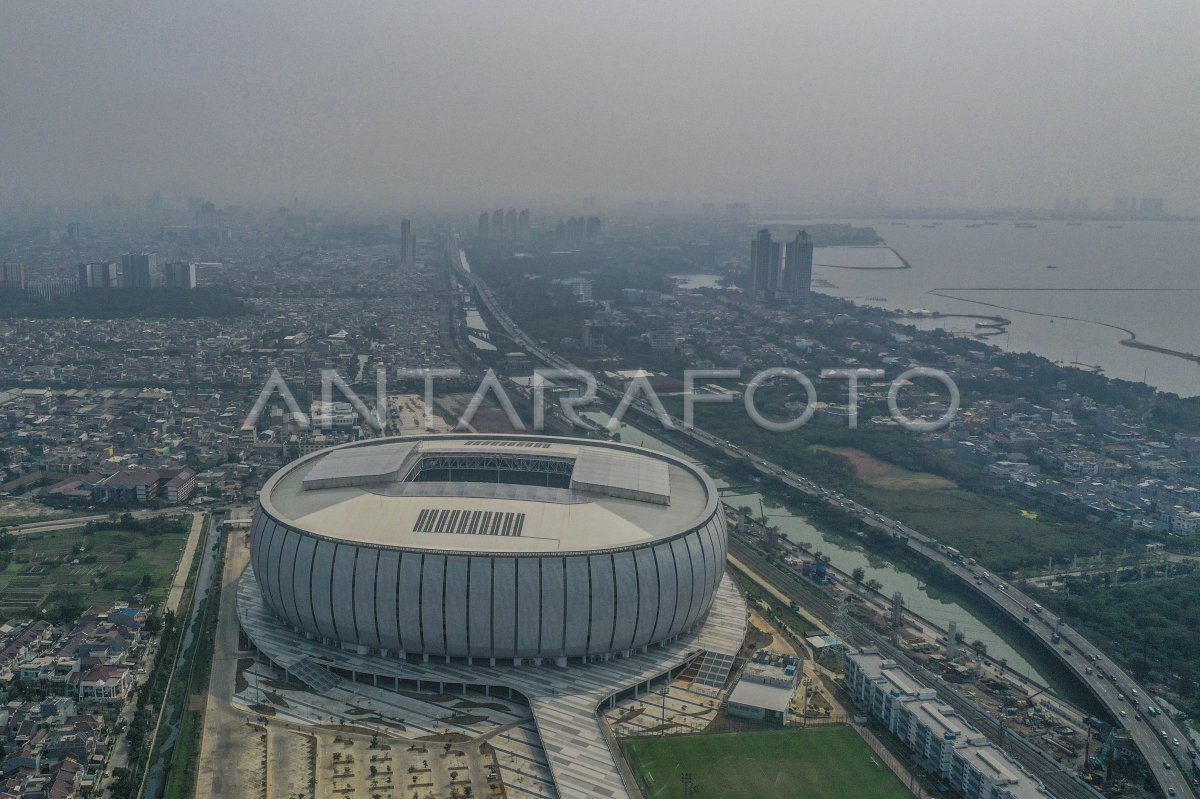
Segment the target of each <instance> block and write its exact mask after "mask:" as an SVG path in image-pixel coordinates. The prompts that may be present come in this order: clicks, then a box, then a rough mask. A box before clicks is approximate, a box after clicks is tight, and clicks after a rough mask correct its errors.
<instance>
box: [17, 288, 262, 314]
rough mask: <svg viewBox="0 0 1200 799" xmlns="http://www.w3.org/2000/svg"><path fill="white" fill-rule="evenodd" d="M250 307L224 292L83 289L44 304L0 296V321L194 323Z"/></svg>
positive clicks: (24, 296)
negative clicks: (167, 321)
mask: <svg viewBox="0 0 1200 799" xmlns="http://www.w3.org/2000/svg"><path fill="white" fill-rule="evenodd" d="M253 312H254V306H252V305H250V304H249V303H246V302H243V301H242V300H239V299H238V298H236V297H233V296H230V294H229V292H228V291H227V290H225V289H219V288H214V287H201V288H195V289H119V290H118V289H84V290H81V291H77V292H75V293H74V294H70V295H68V296H65V297H55V298H54V299H53V300H50V301H47V300H44V299H42V298H41V297H38V296H36V295H34V294H31V293H28V292H19V291H13V292H5V293H2V294H0V318H26V319H65V318H67V317H82V318H86V319H128V318H133V317H137V318H142V319H170V318H178V319H194V318H196V317H201V316H211V317H229V316H244V315H246V314H249V313H253Z"/></svg>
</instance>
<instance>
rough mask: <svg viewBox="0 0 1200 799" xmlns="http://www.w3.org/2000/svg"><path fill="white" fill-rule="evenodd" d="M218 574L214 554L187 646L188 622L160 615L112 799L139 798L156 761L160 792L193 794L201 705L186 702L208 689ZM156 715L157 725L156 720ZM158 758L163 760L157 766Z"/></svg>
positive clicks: (191, 579) (191, 575)
mask: <svg viewBox="0 0 1200 799" xmlns="http://www.w3.org/2000/svg"><path fill="white" fill-rule="evenodd" d="M210 525H211V522H206V527H205V529H204V531H203V536H202V538H201V541H200V545H199V546H198V547H197V549H196V557H195V558H193V559H192V563H191V568H190V569H189V571H188V581H187V583H188V586H189V588H188V589H187V591H186V592H185V594H184V599H183V601H182V602H181V603H180V606H179V607H180V609H181V612H182V613H184V614H185V618H186V614H189V613H190V612H191V607H192V603H193V598H194V596H195V592H196V588H197V585H196V579H197V575H198V574H199V572H200V564H201V562H202V561H203V556H202V553H203V552H204V551H205V549H204V548H205V547H206V546H211V538H210V536H209V533H210V531H211V526H210ZM220 574H221V558H220V557H218V558H217V559H216V561H215V564H214V570H213V584H212V587H211V591H210V592H209V594H208V596H207V597H206V598H205V599H204V600H203V604H202V605H201V608H200V611H199V613H197V614H196V617H195V621H194V622H193V624H192V638H191V641H190V642H188V645H187V648H186V649H183V643H184V641H185V638H184V631H185V628H186V624H184V623H181V622H180V621H179V620H178V619H177V618H176V617H175V614H174V613H171V612H168V613H167V614H166V616H165V617H164V619H163V633H162V637H161V638H160V640H159V646H158V650H157V654H156V655H155V659H154V665H153V667H152V668H151V670H150V676H149V678H148V680H147V682H146V684H145V686H143V687H142V688H141V690H139V691H138V693H137V704H136V706H135V708H134V714H133V719H132V721H131V722H130V724H129V730H128V733H127V741H128V744H129V757H128V760H127V765H126V766H125V767H123V768H118V769H114V771H113V782H112V783H111V786H110V788H109V790H110V793H111V796H112V797H113V799H134V797H136V796H138V795H139V794H140V792H141V788H142V780H143V778H144V775H146V774H147V773H148V770H149V769H151V768H153V767H155V766H156V765H158V766H159V767H160V768H163V767H165V768H166V769H167V773H166V777H165V779H166V787H165V789H164V791H163V792H161V793H159V794H158V795H160V796H164V797H183V796H190V795H191V794H192V790H193V788H194V786H195V776H194V771H195V761H196V758H197V757H198V755H199V751H200V747H199V736H200V733H201V730H202V724H201V721H202V720H203V713H204V709H203V704H202V703H198V704H197V706H196V707H195V708H193V707H192V705H191V703H190V701H189V700H190V699H191V697H192V696H193V695H194V694H195V693H199V692H202V691H203V690H204V689H206V688H207V684H208V674H209V671H210V669H211V668H212V654H213V641H214V638H213V635H214V631H215V622H216V616H217V613H216V610H215V609H216V607H217V605H218V604H219V602H220V580H219V579H218V576H219V575H220ZM177 668H178V672H177V671H176V669H177ZM172 675H174V679H172ZM160 718H161V719H162V724H161V725H159V724H158V721H159V719H160ZM176 725H177V726H176ZM176 729H177V730H178V734H177V735H176V737H175V740H174V743H173V744H172V745H170V746H167V745H166V740H167V737H168V736H169V735H172V734H174V733H175V730H176ZM160 760H165V762H164V763H161V764H160V762H159V761H160Z"/></svg>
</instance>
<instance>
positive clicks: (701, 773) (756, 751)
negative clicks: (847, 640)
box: [625, 726, 911, 799]
mask: <svg viewBox="0 0 1200 799" xmlns="http://www.w3.org/2000/svg"><path fill="white" fill-rule="evenodd" d="M625 747H626V749H627V751H628V752H629V755H630V759H631V760H632V762H633V768H634V771H635V772H636V773H637V775H638V778H639V779H640V780H641V781H642V784H643V785H644V786H645V787H646V792H647V795H648V796H649V797H650V799H676V797H678V798H679V799H682V798H683V796H684V790H683V783H682V781H681V779H680V778H681V776H682V775H683V774H684V773H690V774H691V775H692V779H693V781H694V785H695V794H696V796H719V797H722V799H772V797H778V798H779V799H792V797H796V796H804V797H808V799H896V797H902V796H910V795H911V794H910V793H909V791H908V790H907V789H905V787H904V785H903V784H902V783H901V782H900V780H898V779H897V778H896V776H895V775H894V774H892V772H890V771H888V770H887V768H885V767H884V766H882V765H880V764H879V762H878V761H877V760H876V759H875V758H874V757H873V756H872V753H871V750H870V749H869V748H868V747H867V745H866V743H864V742H863V740H862V739H861V738H860V737H859V736H858V734H857V733H855V732H854V730H852V729H850V728H849V727H844V726H828V727H815V728H809V729H799V730H797V729H789V730H772V731H769V732H740V733H732V734H726V735H670V736H662V737H658V738H634V739H631V740H628V741H626V742H625Z"/></svg>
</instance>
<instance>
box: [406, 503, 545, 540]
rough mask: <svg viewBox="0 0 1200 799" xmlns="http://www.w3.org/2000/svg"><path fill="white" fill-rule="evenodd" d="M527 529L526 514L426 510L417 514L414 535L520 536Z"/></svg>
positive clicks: (446, 509)
mask: <svg viewBox="0 0 1200 799" xmlns="http://www.w3.org/2000/svg"><path fill="white" fill-rule="evenodd" d="M524 527H525V514H524V513H513V512H511V511H491V510H461V509H451V508H425V509H424V510H422V511H421V512H420V513H418V514H417V520H416V522H414V523H413V532H414V533H458V534H462V535H506V536H519V535H520V534H521V530H522V529H523V528H524Z"/></svg>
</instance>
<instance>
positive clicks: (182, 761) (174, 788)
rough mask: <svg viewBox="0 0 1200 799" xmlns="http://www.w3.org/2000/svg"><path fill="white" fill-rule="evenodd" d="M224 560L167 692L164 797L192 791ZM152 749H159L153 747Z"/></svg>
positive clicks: (175, 798) (182, 797) (180, 797)
mask: <svg viewBox="0 0 1200 799" xmlns="http://www.w3.org/2000/svg"><path fill="white" fill-rule="evenodd" d="M223 552H224V550H222V553H223ZM223 564H224V557H223V556H218V557H217V558H216V560H215V562H214V565H213V583H212V586H211V588H210V590H209V593H208V596H207V597H205V599H204V602H203V604H202V605H201V608H200V612H199V613H198V614H197V617H196V622H195V624H194V625H193V627H192V633H193V636H194V637H193V639H192V643H191V646H189V647H188V650H187V652H185V653H184V654H183V657H184V658H185V660H184V665H185V672H181V673H179V674H176V679H175V682H174V683H172V685H171V691H170V693H169V695H168V696H167V703H168V704H167V712H166V715H165V716H164V719H163V729H161V730H160V731H159V735H160V737H162V738H165V737H166V736H167V735H168V734H169V733H168V732H167V730H166V727H167V726H168V724H175V723H176V720H177V723H178V735H177V737H176V738H175V743H174V745H173V747H172V748H171V749H170V754H169V755H168V757H169V761H168V762H167V766H166V768H167V772H166V785H165V787H164V789H163V793H162V796H163V799H188V797H191V796H192V795H193V794H194V793H195V787H196V762H197V759H198V758H199V755H200V735H201V733H202V732H203V731H204V710H205V703H204V700H205V697H206V696H207V692H208V679H209V674H210V673H211V671H212V660H213V649H214V647H215V645H216V629H217V617H218V611H219V608H220V604H221V580H220V574H221V570H222V568H223ZM155 751H160V750H159V749H158V748H156V750H155Z"/></svg>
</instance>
